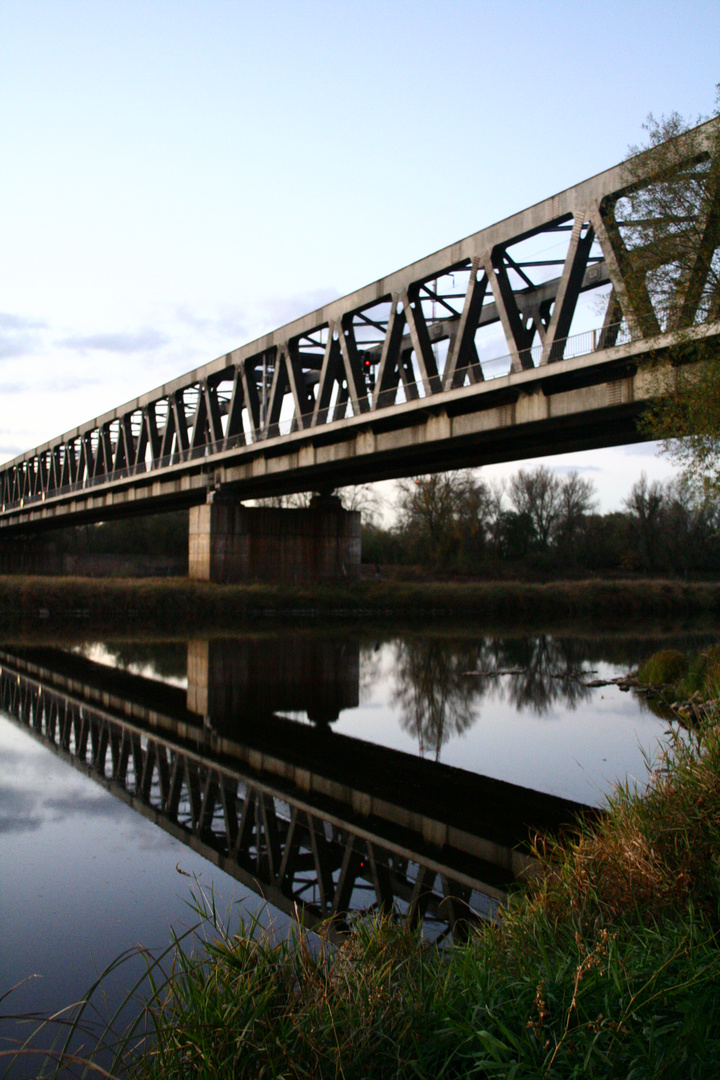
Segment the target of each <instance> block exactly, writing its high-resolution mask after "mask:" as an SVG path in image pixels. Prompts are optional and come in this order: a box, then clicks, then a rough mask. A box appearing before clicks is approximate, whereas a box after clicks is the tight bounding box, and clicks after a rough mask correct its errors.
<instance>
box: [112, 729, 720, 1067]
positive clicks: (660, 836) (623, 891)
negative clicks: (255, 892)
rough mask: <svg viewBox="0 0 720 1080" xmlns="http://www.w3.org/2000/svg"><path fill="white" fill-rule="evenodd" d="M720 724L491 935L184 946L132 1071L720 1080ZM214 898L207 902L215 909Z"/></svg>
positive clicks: (234, 934)
mask: <svg viewBox="0 0 720 1080" xmlns="http://www.w3.org/2000/svg"><path fill="white" fill-rule="evenodd" d="M719 850H720V731H719V730H718V728H717V727H716V726H712V725H707V726H706V727H704V728H703V730H702V732H700V733H697V734H696V735H695V736H694V737H693V739H692V740H690V741H688V740H687V739H682V740H681V739H676V740H675V741H674V743H673V745H672V747H671V749H670V751H669V752H668V753H667V754H666V755H665V757H664V758H663V759H662V761H660V762H659V763H658V765H657V767H656V769H655V771H654V774H653V779H652V781H651V784H650V787H649V789H648V790H647V792H646V793H645V794H644V795H643V796H642V797H638V796H636V795H635V794H633V793H632V792H631V791H629V790H627V789H620V790H618V791H617V793H616V794H615V796H614V797H613V799H612V800H611V804H610V807H609V812H608V814H607V815H606V816H605V817H604V818H603V819H602V820H600V821H599V822H597V821H596V822H594V823H593V824H586V825H584V826H583V827H581V829H580V831H579V832H578V833H577V834H576V835H575V836H574V837H571V838H569V839H566V840H565V841H562V842H559V843H555V844H553V845H541V846H540V849H539V851H538V858H539V869H538V872H537V874H536V876H535V877H534V879H533V881H532V882H531V883H530V884H529V885H528V886H527V887H526V889H525V891H524V892H523V893H522V894H520V895H518V896H516V897H515V898H514V899H513V900H512V901H511V902H510V903H509V905H508V907H507V909H506V910H505V911H504V912H503V913H502V915H501V918H500V920H499V922H498V923H497V924H496V925H490V924H488V925H487V926H486V927H484V928H483V929H482V930H481V931H480V932H479V933H477V934H475V935H473V936H471V938H470V940H469V941H468V942H467V943H465V944H457V945H454V946H453V947H452V948H450V949H449V950H445V951H438V950H436V949H435V948H433V947H431V946H428V945H427V944H425V943H423V942H422V940H421V939H420V938H419V936H418V935H417V934H416V933H412V932H409V931H407V930H406V929H404V928H403V927H402V926H398V925H394V924H393V923H391V922H389V921H383V920H378V919H375V920H372V919H371V920H369V921H367V920H366V921H360V922H358V923H357V924H356V928H355V931H354V933H352V934H351V935H350V937H349V938H348V940H347V943H346V944H344V945H342V946H341V947H340V948H339V949H333V948H331V947H329V946H327V945H325V944H321V946H320V947H319V948H318V947H317V945H316V944H314V943H313V942H311V941H310V940H309V938H308V937H307V936H306V935H305V934H304V933H303V932H302V931H301V930H298V931H297V932H296V935H295V938H294V940H291V941H281V942H280V943H278V942H277V941H274V940H272V938H270V937H268V936H267V935H265V934H258V933H256V932H255V928H253V927H248V928H243V927H241V928H240V930H239V932H238V930H237V928H235V927H230V928H228V929H226V928H223V927H222V926H221V925H220V924H219V922H218V920H217V918H216V917H215V913H214V911H213V910H212V908H211V906H210V905H209V904H208V903H206V904H205V909H204V916H205V920H206V923H209V929H210V931H211V934H210V940H209V941H208V939H207V938H205V940H204V941H203V942H202V943H200V945H199V948H198V949H197V950H195V951H192V950H191V949H189V948H187V947H185V948H183V949H178V950H177V952H176V956H175V961H174V967H173V970H172V973H171V975H170V978H169V980H168V981H167V982H166V983H165V984H164V985H163V986H162V987H161V988H158V991H157V993H156V995H155V997H154V1000H153V1001H152V1002H151V1006H150V1012H149V1013H148V1014H147V1015H148V1016H149V1019H150V1036H151V1038H150V1041H149V1043H148V1044H147V1045H146V1046H143V1045H141V1047H140V1050H139V1053H138V1052H137V1051H136V1052H135V1053H134V1054H133V1055H131V1058H130V1059H129V1060H128V1061H127V1062H126V1064H128V1065H129V1067H130V1075H131V1076H133V1077H143V1078H149V1077H163V1078H164V1080H165V1078H172V1077H178V1078H179V1077H183V1078H188V1077H208V1078H209V1077H220V1078H225V1077H227V1078H228V1080H229V1078H230V1077H233V1078H241V1077H253V1078H255V1077H262V1076H285V1077H294V1078H301V1077H302V1078H309V1077H315V1078H325V1077H328V1078H329V1077H333V1078H336V1077H338V1076H341V1077H344V1078H345V1080H360V1078H361V1077H370V1076H372V1077H374V1078H375V1077H378V1078H380V1077H388V1078H390V1077H414V1078H418V1077H427V1078H433V1080H434V1078H435V1077H438V1076H443V1077H466V1076H481V1077H489V1078H497V1080H500V1078H503V1080H504V1078H505V1077H507V1076H511V1075H512V1076H514V1077H525V1078H530V1077H532V1078H535V1077H538V1076H547V1077H553V1078H568V1080H570V1078H573V1077H579V1076H583V1077H585V1076H588V1077H618V1078H621V1077H622V1078H625V1077H627V1076H638V1077H648V1078H650V1077H658V1076H667V1077H675V1076H677V1077H680V1076H683V1077H685V1076H692V1077H697V1078H702V1077H711V1076H715V1075H716V1074H717V1059H718V1054H719V1053H720V995H718V994H717V980H718V978H720V949H718V944H719V941H718V932H719V930H720V873H718V865H719V861H718V854H719ZM202 903H203V901H202V900H201V904H202Z"/></svg>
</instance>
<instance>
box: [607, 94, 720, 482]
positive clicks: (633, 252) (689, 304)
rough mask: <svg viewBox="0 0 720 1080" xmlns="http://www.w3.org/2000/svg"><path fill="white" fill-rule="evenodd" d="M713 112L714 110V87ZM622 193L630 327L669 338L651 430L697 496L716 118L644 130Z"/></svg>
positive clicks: (710, 357) (718, 372)
mask: <svg viewBox="0 0 720 1080" xmlns="http://www.w3.org/2000/svg"><path fill="white" fill-rule="evenodd" d="M716 104H717V111H718V112H720V86H719V87H718V97H717V102H716ZM644 127H645V130H646V132H647V142H646V144H645V145H644V146H642V147H632V148H631V154H632V157H631V158H630V159H629V161H628V162H627V178H628V189H627V192H626V194H625V196H624V197H623V198H622V199H621V200H620V201H619V203H618V204H617V206H615V207H614V208H612V210H611V212H610V215H609V217H610V219H611V224H612V225H616V226H617V228H618V230H619V235H620V237H621V241H622V243H621V247H620V253H621V256H622V261H623V269H624V275H623V276H624V281H625V288H626V296H625V298H624V307H625V311H626V316H627V319H628V322H629V324H630V325H631V330H632V329H633V328H636V329H637V330H638V331H639V332H641V333H644V334H647V335H652V334H654V333H658V332H660V331H672V332H674V334H675V336H676V342H677V344H676V347H675V348H674V355H673V362H674V367H673V370H672V377H671V379H670V380H669V381H668V380H667V378H665V377H664V376H663V377H662V380H661V381H659V382H658V390H659V391H661V393H660V396H659V399H658V401H657V404H656V405H655V406H654V408H653V409H652V410H651V412H650V413H649V414H648V417H647V421H646V422H647V426H648V430H649V431H650V433H651V434H652V436H653V437H654V438H659V439H663V440H664V442H665V448H666V450H667V452H668V453H669V454H670V456H671V457H672V458H673V460H675V461H676V462H677V463H678V464H679V465H680V466H681V467H682V468H683V470H684V472H685V474H686V477H687V479H688V481H689V482H691V483H693V484H694V486H695V487H696V489H697V491H698V492H699V493H700V494H702V493H705V492H707V491H716V490H717V489H718V485H719V484H720V456H719V454H718V451H719V450H720V442H719V440H720V355H718V351H717V348H716V347H715V346H712V345H708V344H707V343H706V341H705V339H704V338H703V337H702V335H699V336H698V334H697V333H696V332H695V331H697V330H698V328H700V327H702V325H703V324H706V323H712V322H715V321H716V320H717V319H718V318H719V317H720V122H719V119H718V118H717V117H716V119H715V122H714V123H713V122H709V123H705V124H703V125H702V126H699V127H694V128H691V127H690V124H689V122H688V121H686V120H684V119H683V118H682V117H681V116H679V115H678V114H677V113H672V114H671V115H670V116H661V117H660V118H659V119H656V118H655V117H654V116H652V115H650V116H649V117H648V120H647V122H646V124H645V125H644Z"/></svg>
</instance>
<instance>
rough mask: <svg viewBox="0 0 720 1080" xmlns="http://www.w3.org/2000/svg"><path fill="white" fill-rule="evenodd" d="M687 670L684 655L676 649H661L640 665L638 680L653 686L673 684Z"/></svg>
mask: <svg viewBox="0 0 720 1080" xmlns="http://www.w3.org/2000/svg"><path fill="white" fill-rule="evenodd" d="M687 669H688V658H687V656H685V654H684V653H681V652H680V651H679V650H678V649H661V650H660V652H656V653H653V654H652V656H651V657H650V658H649V659H648V660H646V661H645V663H644V664H642V666H641V667H640V669H639V671H638V679H639V680H640V682H642V683H652V684H653V685H654V686H657V685H661V684H664V683H675V682H677V681H678V680H679V679H681V678H682V677H683V675H685V674H686V672H687Z"/></svg>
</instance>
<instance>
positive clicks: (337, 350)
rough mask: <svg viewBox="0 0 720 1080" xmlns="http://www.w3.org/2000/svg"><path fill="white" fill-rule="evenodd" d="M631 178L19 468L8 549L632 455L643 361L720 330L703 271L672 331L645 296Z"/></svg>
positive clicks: (486, 236) (235, 355) (509, 226)
mask: <svg viewBox="0 0 720 1080" xmlns="http://www.w3.org/2000/svg"><path fill="white" fill-rule="evenodd" d="M714 125H715V122H714V121H713V122H710V123H709V124H706V125H704V126H703V127H701V128H699V129H695V130H694V131H693V132H690V133H689V134H688V135H687V136H685V137H684V138H685V139H686V142H685V143H683V142H682V140H681V142H680V146H681V148H682V147H683V146H687V155H688V160H691V159H692V160H696V159H697V154H698V146H699V145H704V143H703V139H704V140H705V143H707V147H708V149H709V148H710V145H711V139H712V137H713V132H714ZM681 157H682V155H680V158H681ZM680 158H679V160H680ZM636 178H637V169H636V168H635V169H634V171H633V174H632V180H631V178H630V174H629V173H628V168H627V166H626V165H617V166H615V167H613V168H611V169H608V170H607V171H605V172H603V173H600V174H598V175H597V176H593V177H591V178H590V179H588V180H585V181H584V182H582V183H580V184H578V185H576V186H575V187H571V188H568V189H567V190H566V191H563V192H560V193H559V194H557V195H554V196H552V197H551V198H549V199H546V200H545V201H543V202H541V203H538V204H536V205H535V206H532V207H530V208H529V209H527V210H523V211H521V212H520V213H518V214H515V215H513V216H512V217H510V218H507V219H505V220H504V221H501V222H499V223H497V224H495V225H492V226H490V227H489V228H486V229H483V230H481V231H480V232H477V233H474V234H473V235H471V236H468V237H466V238H465V239H464V240H461V241H459V242H458V243H455V244H452V245H450V246H449V247H447V248H444V249H442V250H441V251H438V252H436V253H434V254H432V255H429V256H427V257H426V258H424V259H421V260H420V261H418V262H416V263H413V264H411V265H410V266H407V267H405V268H404V269H402V270H399V271H397V272H396V273H394V274H390V275H389V276H388V277H385V278H381V279H380V280H378V281H376V282H374V283H372V284H370V285H367V286H366V287H365V288H362V289H359V290H358V291H357V292H354V293H351V294H350V295H348V296H345V297H343V298H341V299H339V300H336V301H334V302H332V303H330V304H328V305H326V306H325V307H323V308H320V309H318V310H316V311H314V312H311V313H310V314H308V315H306V316H304V317H303V318H300V319H297V320H295V321H294V322H292V323H289V324H287V325H286V326H283V327H281V328H279V329H277V330H275V331H273V332H272V333H269V334H267V335H265V336H264V337H262V338H259V339H258V340H256V341H253V342H251V343H249V344H247V345H244V346H242V347H241V348H238V349H235V350H233V351H232V352H229V353H227V354H226V355H224V356H221V357H220V358H218V359H217V360H214V361H212V362H211V363H209V364H206V365H205V366H204V367H201V368H198V369H196V370H194V371H192V372H190V373H189V374H187V375H185V376H182V377H180V378H178V379H175V380H173V381H172V382H171V383H168V384H166V385H164V386H162V387H159V388H157V389H156V390H153V391H150V392H149V393H146V394H144V395H142V396H141V397H139V398H136V399H134V400H132V401H130V402H128V403H127V404H125V405H122V406H120V407H119V408H116V409H113V410H112V411H110V412H108V413H106V414H104V415H103V416H100V417H98V418H96V419H93V420H90V421H89V422H87V423H86V424H83V425H81V426H80V427H77V428H74V429H73V430H72V431H68V432H66V433H65V434H63V435H61V436H59V437H58V438H56V439H53V440H51V441H50V442H47V443H44V444H43V445H42V446H39V447H37V448H35V449H33V450H30V451H28V452H27V453H25V454H23V455H21V456H20V457H17V458H15V459H14V460H13V461H10V462H8V463H7V464H5V465H4V466H2V468H0V538H1V537H6V538H8V537H10V536H12V535H13V534H18V533H28V532H32V531H37V530H44V529H47V528H53V527H55V528H57V527H58V526H61V525H70V524H75V523H81V522H85V521H93V520H104V519H107V518H111V517H114V516H118V515H122V514H128V513H142V512H150V511H156V510H162V509H170V508H176V507H182V506H198V505H203V504H205V505H207V504H209V503H212V501H213V500H214V499H216V498H218V496H219V497H220V498H221V499H223V498H224V499H228V498H229V499H232V500H235V501H236V502H237V501H240V500H245V499H255V498H260V497H266V496H273V495H279V494H287V493H291V492H297V491H308V490H310V491H317V492H324V493H329V492H331V491H332V490H333V489H335V488H337V487H343V486H345V485H348V484H355V483H363V482H368V481H374V480H382V479H389V478H393V477H398V476H405V475H414V474H418V473H422V472H430V471H440V470H445V469H449V468H456V467H461V466H471V465H472V466H479V465H483V464H487V463H492V462H498V461H510V460H518V459H522V458H526V457H532V456H538V455H549V454H554V453H564V452H567V451H572V450H585V449H591V448H599V447H604V446H612V445H618V444H622V443H630V442H634V441H639V440H641V439H642V438H644V437H645V436H644V435H643V432H642V430H641V429H639V428H638V425H637V421H638V417H639V416H640V414H641V413H642V411H643V410H644V408H645V407H646V406H647V403H648V402H649V401H650V400H651V399H652V397H653V395H654V394H655V393H656V392H657V386H658V382H657V374H656V373H655V374H653V371H652V370H651V365H650V364H648V361H650V360H654V361H658V360H659V361H661V362H666V363H668V362H670V361H671V359H672V353H673V347H674V346H675V345H676V344H677V340H678V333H681V334H684V335H685V336H687V335H688V334H689V335H691V336H696V337H705V338H712V339H718V335H720V322H717V321H715V322H705V323H703V324H701V325H696V323H697V304H698V298H699V295H700V293H701V292H702V285H703V282H700V289H699V290H698V288H697V285H698V280H697V279H698V276H699V275H700V274H701V273H702V268H701V267H700V266H699V264H696V265H695V266H694V267H693V268H691V270H690V272H689V278H688V275H685V277H684V278H683V277H682V276H681V281H680V285H679V289H680V290H681V291H682V296H680V297H679V298H678V305H677V307H678V311H679V312H680V316H679V317H678V318H675V319H672V318H669V319H668V318H667V317H664V316H663V315H662V314H661V313H659V312H657V311H656V310H655V309H654V307H653V299H652V297H651V296H650V294H649V292H648V289H647V288H646V287H644V286H642V287H640V288H638V268H637V260H638V249H637V248H633V241H632V226H633V222H631V221H628V220H627V216H624V215H627V200H626V196H627V193H628V191H629V190H630V188H631V187H632V186H633V185H635V186H637V179H636ZM655 180H657V177H654V176H652V175H651V174H650V173H648V183H650V182H654V181H655ZM715 239H716V240H717V239H718V238H715ZM641 255H642V262H643V267H644V268H645V272H647V267H648V266H650V265H652V266H655V263H658V262H659V263H662V262H663V260H665V261H667V260H668V258H669V256H668V254H667V251H665V252H664V253H663V252H654V251H653V252H648V251H647V250H643V251H642V252H641ZM653 260H655V262H653ZM597 297H602V298H603V299H602V306H604V309H605V316H604V320H603V321H602V325H594V328H593V324H594V323H595V324H597V321H598V319H599V318H600V317H599V316H598V315H597V314H593V308H592V301H593V299H595V298H597ZM693 297H695V301H694V306H693V302H692V298H693ZM588 327H590V329H588ZM211 516H212V515H209V514H206V515H205V518H203V519H202V521H201V520H200V519H198V525H197V527H198V529H200V530H201V531H203V530H204V531H205V532H206V531H207V530H208V529H210V530H211V531H212V529H213V528H214V526H213V525H212V523H211V521H210V518H211ZM358 527H359V526H358ZM263 528H264V526H263ZM353 528H354V526H353V527H351V528H350V529H349V533H352V532H353ZM349 533H348V536H346V537H345V541H347V544H350V546H352V543H351V540H352V538H351V537H350V538H348V537H349ZM345 541H343V542H345ZM191 563H192V558H191ZM200 576H202V574H201V575H200ZM211 576H212V575H211Z"/></svg>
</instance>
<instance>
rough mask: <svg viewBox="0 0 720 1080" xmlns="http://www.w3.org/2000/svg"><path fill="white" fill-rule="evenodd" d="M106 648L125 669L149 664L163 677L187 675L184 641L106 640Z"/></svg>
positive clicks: (180, 677)
mask: <svg viewBox="0 0 720 1080" xmlns="http://www.w3.org/2000/svg"><path fill="white" fill-rule="evenodd" d="M106 649H107V651H108V652H109V653H110V654H111V655H112V656H113V658H114V660H115V663H116V664H117V666H118V667H119V668H123V669H124V670H125V671H127V670H128V669H131V668H133V667H136V668H144V667H147V666H150V667H152V668H153V669H154V671H155V672H156V673H157V675H159V676H160V677H164V678H175V679H182V678H184V677H185V676H186V675H187V642H186V641H118V642H108V643H107V644H106Z"/></svg>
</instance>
